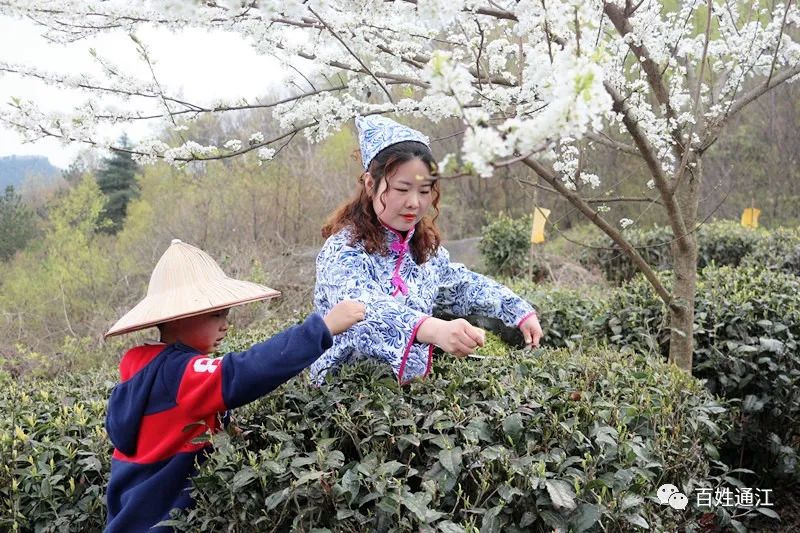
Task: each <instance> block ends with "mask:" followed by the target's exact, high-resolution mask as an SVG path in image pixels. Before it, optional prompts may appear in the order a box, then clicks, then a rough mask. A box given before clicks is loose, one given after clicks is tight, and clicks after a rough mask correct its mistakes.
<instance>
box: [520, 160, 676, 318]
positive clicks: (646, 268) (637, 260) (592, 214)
mask: <svg viewBox="0 0 800 533" xmlns="http://www.w3.org/2000/svg"><path fill="white" fill-rule="evenodd" d="M522 162H523V163H524V164H525V165H526V166H527V167H528V168H530V169H532V170H533V171H534V172H536V174H538V175H539V177H540V178H542V179H543V180H545V181H546V182H547V183H549V184H550V185H551V186H552V187H553V188H554V189H555V190H556V191H558V193H559V194H560V195H561V196H563V197H564V198H566V199H567V200H568V201H569V202H570V203H571V204H572V205H574V206H575V207H576V208H577V209H578V210H579V211H580V212H581V213H583V215H584V216H585V217H586V218H588V219H589V220H590V221H591V222H592V223H593V224H594V225H596V226H597V227H598V228H600V229H601V230H603V232H604V233H605V234H606V235H608V236H609V237H611V240H613V241H614V242H615V243H617V245H619V247H620V249H621V250H622V251H623V252H624V253H625V255H627V256H628V257H629V258H630V259H631V261H633V263H634V264H635V265H636V266H637V267H638V268H639V270H640V271H641V272H642V274H644V276H645V277H646V278H647V280H648V281H649V282H650V284H651V285H652V286H653V288H654V289H655V291H656V293H657V294H658V296H659V297H660V298H661V299H662V300H663V301H664V303H665V304H667V305H668V306H670V308H671V307H672V296H670V294H669V291H667V289H666V288H665V287H664V285H663V284H662V283H661V281H660V280H659V279H658V276H656V273H655V272H654V271H653V268H652V267H651V266H650V265H649V264H648V263H647V261H645V260H644V258H642V256H641V255H639V252H637V251H636V249H635V248H634V247H633V246H631V244H630V243H629V242H628V241H626V240H625V238H624V237H623V236H622V234H621V233H620V232H619V231H617V230H616V229H615V228H614V227H612V226H611V225H610V224H609V223H608V222H606V221H605V220H604V219H603V217H601V216H600V214H599V213H598V212H597V211H595V210H594V209H592V208H591V207H590V206H589V205H588V204H587V203H586V202H584V201H583V200H582V199H581V198H580V196H578V195H577V194H576V193H575V192H574V191H571V190H569V189H567V188H566V187H565V186H564V184H563V183H561V180H559V179H558V177H557V176H555V175H554V174H553V173H551V172H550V171H549V170H548V169H547V168H545V167H544V166H543V165H541V164H540V163H539V162H538V161H535V160H533V159H530V158H529V159H524V160H523V161H522Z"/></svg>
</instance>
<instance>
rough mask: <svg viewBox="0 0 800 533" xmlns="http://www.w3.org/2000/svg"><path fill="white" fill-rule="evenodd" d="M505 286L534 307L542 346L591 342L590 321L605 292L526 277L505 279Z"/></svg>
mask: <svg viewBox="0 0 800 533" xmlns="http://www.w3.org/2000/svg"><path fill="white" fill-rule="evenodd" d="M506 285H507V286H508V287H509V288H510V289H511V290H513V291H514V292H515V293H516V294H518V295H519V296H521V297H522V298H525V299H526V300H527V301H529V302H531V303H532V304H533V305H535V306H536V309H538V315H539V323H540V324H541V325H542V331H544V337H542V342H541V345H542V346H549V347H554V348H564V347H566V348H575V347H579V346H582V345H584V344H590V345H591V344H593V343H594V335H593V327H592V324H593V323H594V322H595V321H596V320H597V319H598V318H597V317H598V316H600V315H601V313H602V311H603V310H604V309H605V300H606V298H607V291H604V290H603V289H601V288H599V287H598V288H596V289H588V288H581V289H571V288H566V287H558V286H547V285H541V284H536V283H533V282H531V281H526V280H519V279H518V280H509V281H507V282H506Z"/></svg>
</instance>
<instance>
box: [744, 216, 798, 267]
mask: <svg viewBox="0 0 800 533" xmlns="http://www.w3.org/2000/svg"><path fill="white" fill-rule="evenodd" d="M744 264H746V265H748V266H753V267H760V268H767V269H769V270H780V271H782V272H786V273H787V274H794V275H795V276H800V228H795V229H789V228H778V229H776V230H773V231H771V232H769V234H767V235H764V236H763V237H762V238H761V239H759V240H758V241H757V242H756V244H755V246H753V249H752V251H751V252H750V253H749V254H748V255H747V257H745V259H744Z"/></svg>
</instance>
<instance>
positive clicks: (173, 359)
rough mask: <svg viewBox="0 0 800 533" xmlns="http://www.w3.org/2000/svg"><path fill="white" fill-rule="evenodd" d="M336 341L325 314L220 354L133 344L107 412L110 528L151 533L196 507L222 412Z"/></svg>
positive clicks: (264, 390)
mask: <svg viewBox="0 0 800 533" xmlns="http://www.w3.org/2000/svg"><path fill="white" fill-rule="evenodd" d="M332 344H333V338H332V337H331V334H330V331H329V330H328V328H327V326H326V325H325V323H324V322H323V320H322V318H321V317H320V315H318V314H312V315H311V316H309V317H308V318H307V319H306V321H305V322H303V323H302V324H300V325H297V326H294V327H291V328H289V329H287V330H285V331H282V332H280V333H278V334H277V335H275V336H274V337H272V338H271V339H269V340H267V341H265V342H262V343H259V344H256V345H254V346H252V347H251V348H250V349H249V350H247V351H245V352H236V353H229V354H226V355H225V356H224V357H221V358H218V359H211V358H209V357H208V355H206V354H200V353H198V352H197V350H195V349H193V348H190V347H189V346H185V345H182V344H170V345H165V344H155V345H145V346H137V347H135V348H133V349H131V350H129V351H128V352H127V353H126V354H125V356H124V357H123V358H122V361H120V380H121V382H120V383H119V384H118V385H117V386H116V387H114V390H113V392H112V393H111V398H110V399H109V401H108V414H107V415H106V430H107V431H108V435H109V437H110V438H111V442H112V443H113V444H114V447H115V449H114V455H113V456H112V459H111V479H110V480H109V483H108V491H107V495H106V497H107V505H108V524H107V526H106V532H111V533H116V532H136V533H140V532H143V531H148V530H149V529H150V528H152V527H153V526H154V525H155V524H157V523H158V522H160V521H162V520H167V519H169V512H170V510H171V509H174V508H188V507H190V506H191V505H192V503H193V502H192V499H191V496H190V490H191V481H190V478H191V476H193V475H194V474H195V473H196V466H195V465H196V463H198V462H201V461H202V460H203V459H204V458H205V456H206V454H207V453H208V451H209V450H210V446H211V445H210V444H209V443H208V442H207V440H203V439H197V438H198V437H200V436H202V435H203V434H205V433H206V432H212V433H213V432H215V431H218V430H219V429H220V426H221V422H220V414H221V413H223V412H224V411H226V410H228V409H232V408H234V407H239V406H240V405H244V404H246V403H249V402H252V401H253V400H256V399H257V398H260V397H261V396H263V395H265V394H267V393H269V392H270V391H272V390H274V389H275V388H276V387H278V386H279V385H281V384H282V383H284V382H285V381H287V380H289V379H291V378H292V377H294V376H295V375H297V374H298V373H299V372H300V371H301V370H303V369H304V368H306V367H307V366H308V365H310V364H311V363H313V362H314V361H315V360H316V359H317V358H318V357H319V356H320V355H321V354H322V353H323V352H324V351H325V350H327V349H328V348H330V346H331V345H332ZM193 441H195V442H193ZM158 530H161V531H165V530H169V528H157V529H154V530H153V531H158Z"/></svg>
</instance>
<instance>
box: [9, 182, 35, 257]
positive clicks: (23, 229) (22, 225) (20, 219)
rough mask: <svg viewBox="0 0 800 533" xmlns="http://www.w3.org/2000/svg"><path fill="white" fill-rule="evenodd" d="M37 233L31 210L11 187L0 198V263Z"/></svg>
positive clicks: (20, 248)
mask: <svg viewBox="0 0 800 533" xmlns="http://www.w3.org/2000/svg"><path fill="white" fill-rule="evenodd" d="M37 233H38V229H37V227H36V217H35V215H34V212H33V210H32V209H30V208H29V207H27V206H26V205H25V204H24V203H22V197H21V196H20V195H19V194H17V192H16V191H15V190H14V187H13V186H12V185H9V186H7V187H6V190H5V194H3V195H2V196H0V261H8V260H9V259H10V258H11V257H13V256H14V254H15V253H17V251H19V250H22V249H23V248H25V246H26V245H27V244H28V242H29V241H30V240H31V239H33V238H34V237H35V236H36V235H37Z"/></svg>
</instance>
